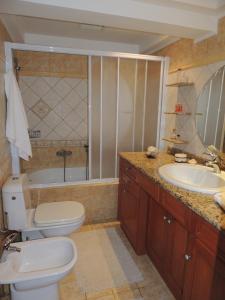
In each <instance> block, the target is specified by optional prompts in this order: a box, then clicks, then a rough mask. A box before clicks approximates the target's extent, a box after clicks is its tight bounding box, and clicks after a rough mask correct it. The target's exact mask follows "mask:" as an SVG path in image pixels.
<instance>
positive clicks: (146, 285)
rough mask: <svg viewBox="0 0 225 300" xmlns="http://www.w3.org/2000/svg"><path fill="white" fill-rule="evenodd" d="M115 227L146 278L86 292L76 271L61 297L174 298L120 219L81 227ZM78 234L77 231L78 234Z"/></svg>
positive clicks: (65, 282)
mask: <svg viewBox="0 0 225 300" xmlns="http://www.w3.org/2000/svg"><path fill="white" fill-rule="evenodd" d="M110 227H114V228H115V230H116V231H117V233H118V234H119V236H120V238H121V239H122V241H123V243H124V245H125V247H126V248H127V250H128V252H129V254H130V255H131V257H132V259H133V260H134V262H135V263H136V265H137V267H138V269H139V271H140V272H141V274H142V277H143V280H141V281H140V282H138V283H134V284H127V285H124V286H121V287H119V288H113V289H107V290H102V291H99V292H94V293H84V292H83V293H82V292H81V290H80V288H79V287H78V286H77V283H76V275H75V274H74V273H73V272H72V273H71V274H69V275H68V276H67V277H66V278H65V279H64V280H63V281H62V282H61V285H60V291H61V296H62V298H61V300H141V299H144V300H174V297H173V296H172V295H171V293H170V291H169V290H168V288H167V286H166V285H165V283H164V281H163V280H162V278H161V276H160V275H159V273H158V272H157V270H156V269H155V267H154V265H153V264H152V262H151V260H150V259H149V257H148V256H147V255H142V256H137V255H136V254H135V251H134V249H133V248H132V246H131V245H130V243H129V241H128V240H127V238H126V236H125V234H124V233H123V231H122V230H121V228H120V223H119V222H118V221H114V222H107V223H100V224H91V225H90V224H89V225H84V226H82V227H81V229H80V231H83V232H85V231H90V230H98V229H104V228H105V229H106V228H110ZM71 237H72V238H73V235H72V236H71ZM74 237H75V235H74Z"/></svg>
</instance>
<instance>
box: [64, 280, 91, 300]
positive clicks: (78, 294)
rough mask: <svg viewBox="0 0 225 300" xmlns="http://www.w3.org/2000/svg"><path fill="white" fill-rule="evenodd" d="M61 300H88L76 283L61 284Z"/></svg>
mask: <svg viewBox="0 0 225 300" xmlns="http://www.w3.org/2000/svg"><path fill="white" fill-rule="evenodd" d="M59 290H60V297H61V300H86V299H87V298H86V295H85V293H84V292H82V291H81V290H80V288H79V287H78V286H77V285H76V283H74V282H68V283H65V284H60V286H59Z"/></svg>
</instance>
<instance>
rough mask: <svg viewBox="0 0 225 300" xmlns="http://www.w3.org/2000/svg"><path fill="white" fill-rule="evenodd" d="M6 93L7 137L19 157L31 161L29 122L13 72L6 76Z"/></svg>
mask: <svg viewBox="0 0 225 300" xmlns="http://www.w3.org/2000/svg"><path fill="white" fill-rule="evenodd" d="M5 93H6V97H7V100H8V101H7V118H6V137H7V138H8V140H9V142H10V143H11V144H13V145H14V146H15V147H16V149H17V152H18V155H19V157H21V158H23V159H25V160H29V156H32V150H31V144H30V138H29V134H28V122H27V117H26V113H25V109H24V105H23V100H22V96H21V93H20V89H19V86H18V83H17V81H16V77H15V75H14V72H13V70H10V71H8V72H7V73H6V74H5Z"/></svg>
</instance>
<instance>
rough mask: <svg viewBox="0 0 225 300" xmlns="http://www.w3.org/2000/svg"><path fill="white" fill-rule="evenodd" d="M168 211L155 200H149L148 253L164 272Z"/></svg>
mask: <svg viewBox="0 0 225 300" xmlns="http://www.w3.org/2000/svg"><path fill="white" fill-rule="evenodd" d="M165 216H166V211H165V210H164V209H163V208H162V207H161V206H160V205H159V204H157V202H156V201H154V200H153V199H149V215H148V229H147V238H146V245H147V253H148V255H149V256H150V257H151V259H152V261H153V262H154V264H155V265H156V266H157V268H158V269H160V270H162V269H163V265H164V263H165V254H166V251H167V249H166V231H167V228H166V227H167V225H166V223H165Z"/></svg>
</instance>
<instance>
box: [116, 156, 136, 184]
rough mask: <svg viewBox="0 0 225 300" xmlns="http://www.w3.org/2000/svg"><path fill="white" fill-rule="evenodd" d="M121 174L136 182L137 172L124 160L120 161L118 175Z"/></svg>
mask: <svg viewBox="0 0 225 300" xmlns="http://www.w3.org/2000/svg"><path fill="white" fill-rule="evenodd" d="M122 173H123V174H126V175H127V176H129V177H130V178H132V179H133V180H136V177H137V173H138V171H137V169H136V168H135V167H134V166H132V165H131V164H130V163H129V162H128V161H126V160H124V159H120V175H121V174H122Z"/></svg>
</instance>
